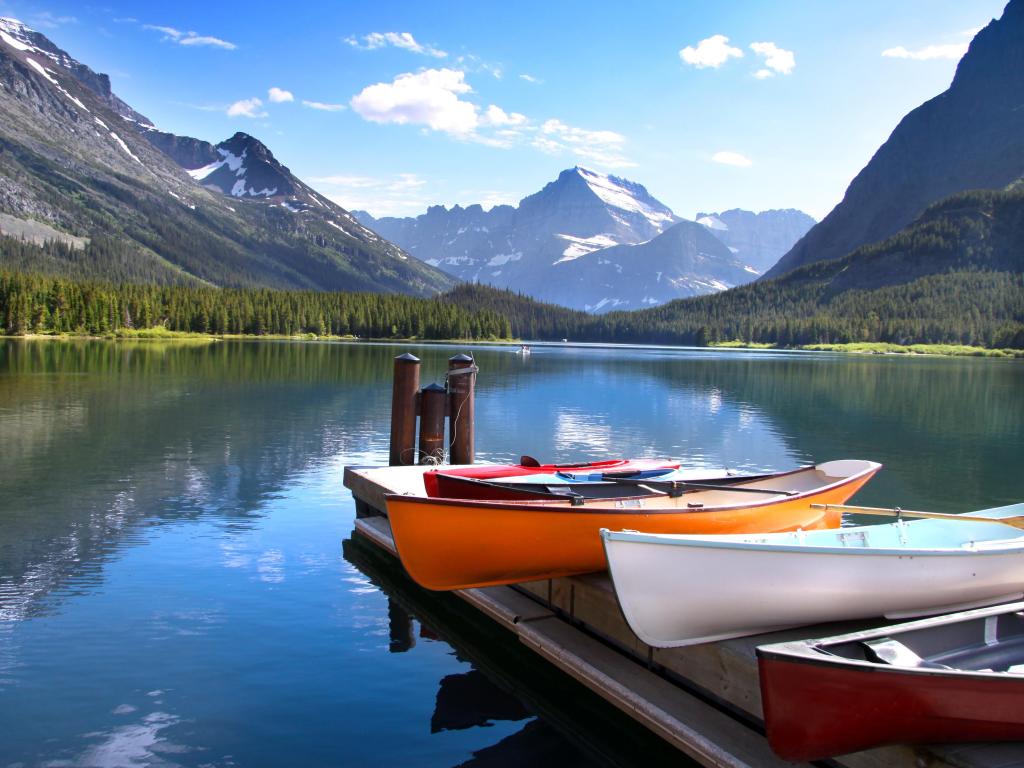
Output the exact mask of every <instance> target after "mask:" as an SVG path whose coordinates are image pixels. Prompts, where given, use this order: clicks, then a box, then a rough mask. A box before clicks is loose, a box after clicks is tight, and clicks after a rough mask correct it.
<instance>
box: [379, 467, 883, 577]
mask: <svg viewBox="0 0 1024 768" xmlns="http://www.w3.org/2000/svg"><path fill="white" fill-rule="evenodd" d="M881 468H882V465H881V464H876V463H875V462H872V461H859V460H845V461H830V462H827V463H825V464H818V465H815V466H812V467H805V468H803V469H797V470H793V471H791V472H782V473H779V474H777V475H769V476H767V477H761V478H758V479H754V480H750V481H749V482H746V483H740V484H737V485H732V486H729V487H728V488H723V489H704V488H699V489H692V490H686V491H684V492H682V493H681V494H674V495H672V496H669V495H662V496H644V497H623V498H619V499H593V500H585V501H583V502H582V503H579V501H578V500H577V502H576V503H573V502H572V501H569V500H566V501H549V500H543V501H516V502H509V501H470V500H461V499H436V498H429V497H426V496H403V495H398V494H391V495H389V496H388V497H387V507H388V518H389V519H390V521H391V531H392V533H393V535H394V539H395V545H396V546H397V548H398V554H399V556H400V557H401V559H402V564H403V565H404V566H405V569H406V570H407V571H408V572H409V575H410V576H412V578H413V579H415V581H416V582H417V583H418V584H420V585H421V586H424V587H426V588H427V589H439V590H442V589H467V588H470V587H488V586H493V585H495V584H514V583H517V582H522V581H535V580H538V579H550V578H555V577H558V576H571V575H573V574H579V573H589V572H591V571H601V570H604V569H605V568H607V567H608V566H607V562H606V560H605V557H604V550H603V549H602V546H601V537H600V536H599V535H598V531H599V530H600V529H601V528H608V529H609V530H613V531H617V530H623V529H629V530H637V531H643V532H645V533H704V534H707V533H712V534H713V533H772V532H776V531H793V530H796V529H798V528H803V529H805V530H810V529H813V528H838V527H839V524H840V521H841V513H837V512H836V511H834V510H820V509H812V508H811V504H843V503H845V502H846V501H847V500H848V499H849V498H850V497H851V496H853V494H855V493H856V492H857V491H858V490H859V489H860V488H861V487H862V486H863V485H864V484H865V483H866V482H867V481H868V480H870V479H871V477H872V476H873V475H874V474H875V473H876V472H877V471H878V470H879V469H881ZM626 492H628V491H626Z"/></svg>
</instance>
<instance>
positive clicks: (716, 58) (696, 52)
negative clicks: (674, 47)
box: [679, 35, 743, 69]
mask: <svg viewBox="0 0 1024 768" xmlns="http://www.w3.org/2000/svg"><path fill="white" fill-rule="evenodd" d="M742 57H743V51H741V50H740V49H739V48H734V47H732V46H731V45H729V38H728V37H726V36H725V35H712V36H711V37H709V38H706V39H704V40H701V41H700V42H699V43H697V46H696V47H694V46H692V45H688V46H686V47H685V48H683V49H682V50H681V51H679V58H680V59H682V60H683V62H685V63H686V64H692V65H693V66H695V67H697V69H705V68H706V67H711V68H713V69H718V67H720V66H722V65H723V64H725V62H727V61H728V60H729V59H732V58H736V59H739V58H742Z"/></svg>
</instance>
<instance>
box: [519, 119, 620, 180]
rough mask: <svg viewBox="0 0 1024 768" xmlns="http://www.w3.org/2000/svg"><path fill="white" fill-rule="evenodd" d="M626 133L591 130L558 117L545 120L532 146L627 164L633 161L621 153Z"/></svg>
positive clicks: (613, 164) (611, 165)
mask: <svg viewBox="0 0 1024 768" xmlns="http://www.w3.org/2000/svg"><path fill="white" fill-rule="evenodd" d="M625 143H626V137H625V136H623V135H622V134H621V133H615V132H614V131H592V130H588V129H586V128H577V127H575V126H571V125H566V124H565V123H563V122H562V121H561V120H546V121H545V122H544V124H543V125H542V126H541V127H540V133H539V135H537V136H536V137H535V138H534V140H533V146H534V147H536V148H537V149H539V150H541V151H542V152H547V153H548V154H557V153H561V152H565V151H568V152H571V153H572V154H574V155H576V156H577V157H580V158H583V159H585V160H591V161H593V162H595V163H598V164H599V165H604V166H607V167H609V168H629V167H632V166H634V165H636V163H633V162H631V161H629V160H627V159H626V158H625V157H624V156H623V155H622V150H623V147H624V145H625Z"/></svg>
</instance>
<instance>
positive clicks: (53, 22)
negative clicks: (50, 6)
mask: <svg viewBox="0 0 1024 768" xmlns="http://www.w3.org/2000/svg"><path fill="white" fill-rule="evenodd" d="M29 22H30V23H31V26H33V27H41V28H44V29H56V28H57V27H59V26H62V25H64V24H77V23H78V19H76V18H75V17H74V16H58V15H56V14H55V13H51V12H50V11H40V12H39V13H35V14H32V15H31V16H30V17H29Z"/></svg>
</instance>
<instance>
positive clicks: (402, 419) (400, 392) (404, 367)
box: [388, 352, 420, 467]
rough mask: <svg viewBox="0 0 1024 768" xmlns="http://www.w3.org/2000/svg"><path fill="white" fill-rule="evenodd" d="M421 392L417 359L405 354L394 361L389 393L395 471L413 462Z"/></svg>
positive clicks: (390, 460) (392, 462)
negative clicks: (417, 396) (417, 408)
mask: <svg viewBox="0 0 1024 768" xmlns="http://www.w3.org/2000/svg"><path fill="white" fill-rule="evenodd" d="M419 388H420V359H419V358H418V357H416V356H415V355H410V354H409V353H408V352H406V353H405V354H404V355H399V356H398V357H396V358H395V372H394V379H393V384H392V390H391V456H390V458H389V461H388V463H389V464H390V465H391V466H392V467H394V466H399V465H406V464H415V463H416V461H415V459H416V392H417V390H419Z"/></svg>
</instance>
